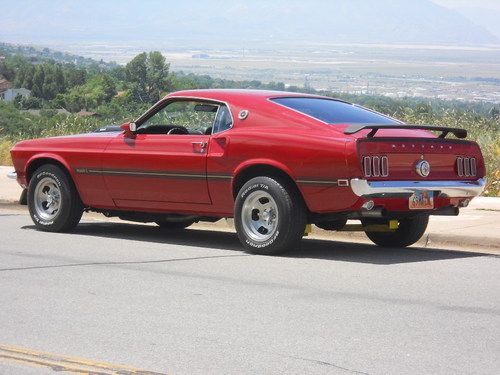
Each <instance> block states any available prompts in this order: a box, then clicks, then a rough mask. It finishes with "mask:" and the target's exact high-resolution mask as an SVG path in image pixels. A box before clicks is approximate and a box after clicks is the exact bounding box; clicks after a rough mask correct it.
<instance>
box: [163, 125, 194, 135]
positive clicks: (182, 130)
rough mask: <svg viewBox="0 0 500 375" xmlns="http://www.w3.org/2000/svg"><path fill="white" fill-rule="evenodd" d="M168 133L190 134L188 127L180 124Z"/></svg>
mask: <svg viewBox="0 0 500 375" xmlns="http://www.w3.org/2000/svg"><path fill="white" fill-rule="evenodd" d="M167 134H189V132H188V131H187V129H186V128H183V127H180V126H178V127H175V128H172V129H170V130H169V131H168V132H167Z"/></svg>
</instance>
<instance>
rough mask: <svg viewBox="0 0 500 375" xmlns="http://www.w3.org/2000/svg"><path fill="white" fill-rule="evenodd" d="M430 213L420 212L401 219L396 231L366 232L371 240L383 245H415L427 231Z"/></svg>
mask: <svg viewBox="0 0 500 375" xmlns="http://www.w3.org/2000/svg"><path fill="white" fill-rule="evenodd" d="M428 223H429V215H425V214H420V215H415V216H412V217H407V218H404V219H401V220H399V227H398V229H396V230H395V231H394V232H365V233H366V235H367V236H368V238H369V239H370V240H372V241H373V242H374V243H375V244H377V245H379V246H383V247H406V246H410V245H413V244H414V243H415V242H417V241H418V240H419V239H420V238H421V237H422V236H423V235H424V233H425V230H426V229H427V224H428Z"/></svg>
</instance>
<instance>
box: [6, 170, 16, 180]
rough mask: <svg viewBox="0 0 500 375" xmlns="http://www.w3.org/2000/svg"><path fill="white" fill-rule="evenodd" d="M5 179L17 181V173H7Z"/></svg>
mask: <svg viewBox="0 0 500 375" xmlns="http://www.w3.org/2000/svg"><path fill="white" fill-rule="evenodd" d="M7 177H8V178H12V179H13V180H17V172H16V171H11V172H8V173H7Z"/></svg>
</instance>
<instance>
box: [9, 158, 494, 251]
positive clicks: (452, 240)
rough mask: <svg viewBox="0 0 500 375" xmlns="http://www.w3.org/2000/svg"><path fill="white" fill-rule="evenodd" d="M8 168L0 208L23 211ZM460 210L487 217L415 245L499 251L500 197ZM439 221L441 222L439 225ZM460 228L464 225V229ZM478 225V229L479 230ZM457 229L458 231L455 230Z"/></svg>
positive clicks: (356, 237) (324, 235) (323, 234)
mask: <svg viewBox="0 0 500 375" xmlns="http://www.w3.org/2000/svg"><path fill="white" fill-rule="evenodd" d="M11 170H13V167H5V166H0V209H1V208H9V207H10V208H14V207H15V209H16V210H17V211H24V209H23V207H24V208H25V206H19V204H18V202H19V197H20V195H21V191H22V190H21V187H20V186H19V185H18V184H17V182H16V181H14V180H10V179H8V178H7V177H6V174H7V173H8V172H9V171H11ZM26 211H27V210H26ZM462 212H463V214H461V215H460V216H459V218H460V217H463V218H467V217H471V216H476V217H477V216H482V217H484V218H486V219H487V220H484V219H483V221H481V222H478V221H475V222H474V221H471V222H467V223H466V225H465V224H463V223H462V224H461V226H460V225H459V223H458V222H457V223H456V225H457V227H454V226H450V225H448V226H446V225H445V226H443V225H442V223H439V222H435V223H434V224H433V225H432V226H431V227H430V228H429V229H428V231H427V233H426V234H425V235H424V237H423V238H422V239H421V240H420V241H419V242H417V244H416V246H420V247H429V246H455V247H467V246H469V247H480V248H483V249H496V250H500V237H499V234H500V198H498V197H476V198H474V199H473V200H472V202H471V204H470V206H469V207H468V208H465V209H463V211H462ZM102 219H103V220H106V219H105V217H104V216H102ZM489 223H492V224H489ZM438 224H441V226H439V225H438ZM200 225H201V224H200ZM483 226H485V227H483ZM207 228H208V227H207ZM212 228H214V229H217V228H218V229H219V230H234V227H232V226H231V225H230V224H228V223H227V222H226V220H221V221H219V222H217V224H215V226H212ZM460 228H463V230H462V229H460ZM477 228H481V229H480V230H478V229H477ZM457 229H459V230H460V231H457ZM438 232H439V233H438ZM447 232H448V233H447ZM311 237H312V238H321V239H325V240H337V241H348V242H367V243H368V242H370V240H369V239H368V238H367V237H366V235H365V234H364V233H363V232H330V231H325V230H322V229H319V228H316V227H314V230H313V233H312V235H311Z"/></svg>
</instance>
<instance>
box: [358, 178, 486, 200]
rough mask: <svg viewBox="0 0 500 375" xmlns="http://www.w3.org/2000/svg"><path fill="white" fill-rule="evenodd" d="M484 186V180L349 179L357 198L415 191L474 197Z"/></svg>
mask: <svg viewBox="0 0 500 375" xmlns="http://www.w3.org/2000/svg"><path fill="white" fill-rule="evenodd" d="M485 186H486V178H480V179H479V180H476V181H453V180H452V181H367V180H364V179H359V178H353V179H351V188H352V191H353V192H354V194H356V195H357V196H358V197H383V196H387V195H389V196H390V195H401V194H403V195H405V194H407V195H411V194H413V193H414V192H415V191H417V190H424V191H425V190H428V191H439V192H440V194H441V195H443V196H446V197H449V198H458V197H475V196H477V195H479V194H481V193H482V192H483V190H484V188H485Z"/></svg>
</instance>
